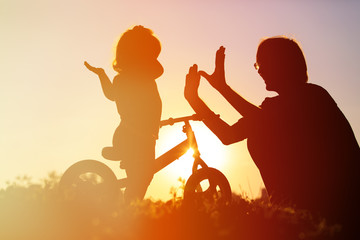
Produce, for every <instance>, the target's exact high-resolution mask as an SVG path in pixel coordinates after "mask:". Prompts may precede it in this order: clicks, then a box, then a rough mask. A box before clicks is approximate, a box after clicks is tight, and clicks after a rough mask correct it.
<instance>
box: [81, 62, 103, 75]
mask: <svg viewBox="0 0 360 240" xmlns="http://www.w3.org/2000/svg"><path fill="white" fill-rule="evenodd" d="M84 65H85V67H86V68H87V69H89V70H90V71H92V72H93V73H95V74H97V75H100V74H104V73H105V71H104V69H102V68H96V67H93V66H91V65H90V64H89V63H88V62H86V61H85V62H84Z"/></svg>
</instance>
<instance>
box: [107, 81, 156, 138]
mask: <svg viewBox="0 0 360 240" xmlns="http://www.w3.org/2000/svg"><path fill="white" fill-rule="evenodd" d="M113 85H114V90H115V102H116V106H117V110H118V112H119V114H120V117H121V125H123V126H124V127H126V128H129V130H132V131H134V133H135V134H139V135H141V136H144V137H150V136H153V137H155V138H157V135H158V131H159V123H160V120H161V110H162V103H161V98H160V95H159V92H158V89H157V85H156V82H155V80H151V79H135V78H132V77H131V76H122V75H120V74H119V75H118V76H116V77H115V79H114V83H113Z"/></svg>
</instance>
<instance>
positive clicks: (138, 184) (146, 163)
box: [85, 26, 164, 203]
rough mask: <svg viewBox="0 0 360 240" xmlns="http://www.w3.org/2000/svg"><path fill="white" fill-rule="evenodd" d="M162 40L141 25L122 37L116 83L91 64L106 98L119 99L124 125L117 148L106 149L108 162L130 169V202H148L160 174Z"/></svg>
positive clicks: (117, 137)
mask: <svg viewBox="0 0 360 240" xmlns="http://www.w3.org/2000/svg"><path fill="white" fill-rule="evenodd" d="M160 51H161V44H160V41H159V40H158V39H157V38H156V37H155V36H154V35H153V32H152V30H150V29H148V28H144V27H143V26H135V27H134V28H132V29H129V30H127V31H126V32H125V33H123V35H122V36H121V38H120V40H119V42H118V44H117V49H116V58H115V60H114V62H113V68H114V70H115V71H116V72H118V74H117V75H116V76H115V78H114V80H113V82H111V81H110V80H109V78H108V76H107V75H106V73H105V71H104V70H103V69H102V68H96V67H93V66H91V65H89V64H88V63H87V62H85V66H86V67H87V68H88V69H89V70H90V71H92V72H94V73H95V74H97V75H98V77H99V78H100V82H101V86H102V90H103V92H104V95H105V96H106V98H108V99H109V100H111V101H115V103H116V106H117V110H118V112H119V114H120V118H121V122H120V125H119V126H118V128H117V129H116V130H115V133H114V136H113V146H112V147H105V148H104V149H103V151H102V155H103V157H104V158H106V159H109V160H117V161H121V164H120V167H121V168H123V169H125V170H126V174H127V187H126V190H125V201H126V202H127V203H129V202H131V201H133V200H136V199H143V198H144V196H145V193H146V190H147V187H148V186H149V184H150V182H151V180H152V178H153V174H154V170H153V168H154V160H155V143H156V139H157V138H158V132H159V124H160V119H161V108H162V103H161V99H160V96H159V92H158V89H157V85H156V82H155V79H157V78H158V77H160V76H161V75H162V73H163V71H164V70H163V67H162V66H161V64H160V63H159V62H158V60H157V57H158V56H159V54H160Z"/></svg>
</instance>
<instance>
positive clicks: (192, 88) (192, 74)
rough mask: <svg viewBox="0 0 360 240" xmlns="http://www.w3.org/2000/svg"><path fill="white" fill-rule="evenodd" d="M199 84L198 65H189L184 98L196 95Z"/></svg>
mask: <svg viewBox="0 0 360 240" xmlns="http://www.w3.org/2000/svg"><path fill="white" fill-rule="evenodd" d="M199 84H200V74H199V72H198V66H197V65H196V64H194V65H193V66H191V67H190V69H189V73H188V74H187V75H186V82H185V90H184V95H185V98H186V99H188V100H189V99H192V98H193V97H195V96H196V95H197V92H198V88H199Z"/></svg>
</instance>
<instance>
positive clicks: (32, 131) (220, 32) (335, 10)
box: [0, 0, 360, 199]
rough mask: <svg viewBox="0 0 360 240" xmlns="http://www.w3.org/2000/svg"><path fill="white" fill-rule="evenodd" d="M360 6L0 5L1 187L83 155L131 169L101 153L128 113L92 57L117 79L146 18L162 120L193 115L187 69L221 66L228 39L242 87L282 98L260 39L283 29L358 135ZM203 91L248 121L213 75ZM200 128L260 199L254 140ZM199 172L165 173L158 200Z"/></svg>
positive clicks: (153, 189) (172, 135)
mask: <svg viewBox="0 0 360 240" xmlns="http://www.w3.org/2000/svg"><path fill="white" fill-rule="evenodd" d="M359 10H360V3H358V2H356V1H348V2H346V3H340V2H338V1H325V0H324V1H316V3H314V1H307V0H305V1H285V0H284V1H280V0H278V1H260V0H255V1H231V0H229V1H215V0H212V1H176V2H175V1H160V0H156V1H145V0H143V1H131V2H130V1H85V0H84V1H70V0H65V1H61V2H59V1H46V0H43V1H40V0H34V1H26V0H23V1H20V0H14V1H0V27H1V32H2V37H1V39H0V43H1V44H0V52H1V57H0V69H1V71H0V74H1V88H0V91H1V94H0V111H1V115H2V117H1V119H0V133H1V136H0V141H1V142H0V159H1V160H0V161H1V162H0V169H1V174H0V186H4V183H5V181H7V180H13V179H15V177H16V176H18V175H24V174H26V175H29V176H32V177H33V178H34V181H37V180H38V179H39V178H43V177H45V176H46V174H47V173H48V172H50V171H52V170H55V171H57V172H59V173H61V172H63V171H65V169H66V168H67V167H68V166H69V165H71V164H72V163H74V162H76V161H78V160H82V159H97V160H100V161H102V162H105V163H106V164H107V165H108V166H111V167H112V168H113V169H114V171H115V172H116V173H117V174H118V175H119V176H124V175H125V174H124V173H123V172H121V171H120V170H118V167H117V164H116V163H113V162H108V161H107V160H104V159H103V158H102V157H101V149H102V147H104V146H108V145H110V144H111V139H112V134H113V131H114V129H115V128H116V126H117V125H118V122H119V117H118V114H117V112H116V107H115V105H114V103H112V102H109V101H108V100H106V98H105V97H104V96H103V94H102V91H101V88H100V84H99V81H98V79H97V78H96V77H95V76H93V75H92V74H91V73H90V72H88V71H87V70H86V69H85V67H84V66H83V61H84V60H87V61H89V63H92V64H94V65H95V66H99V67H100V66H101V67H104V69H105V70H106V72H107V73H108V75H109V76H114V74H115V73H114V71H113V70H112V69H111V62H112V59H113V47H114V45H115V44H116V41H117V40H118V37H119V36H120V34H121V33H122V32H123V31H125V30H126V29H127V28H129V27H131V26H134V25H136V24H142V25H144V26H146V27H149V28H151V29H153V30H154V32H155V34H156V35H157V36H158V37H159V39H160V41H161V43H162V52H161V54H160V57H159V60H160V62H161V63H162V65H163V66H164V68H165V72H164V74H163V76H162V77H160V78H159V79H158V80H157V83H158V87H159V92H160V95H161V97H162V101H163V119H166V118H168V117H180V116H184V115H190V114H193V111H192V109H191V108H190V107H189V105H188V104H187V102H186V101H185V99H184V97H183V87H184V79H185V75H186V73H187V70H188V67H189V66H190V65H192V64H193V63H197V64H198V65H199V68H200V69H203V70H206V71H211V70H212V69H213V67H214V56H215V51H216V50H217V48H218V47H219V46H220V45H224V46H225V47H226V76H227V80H228V82H229V84H230V85H231V86H232V87H233V88H234V89H235V90H236V91H238V92H239V93H241V94H243V96H244V97H246V98H247V99H249V100H250V101H252V102H253V103H256V104H260V103H261V102H262V100H263V99H264V98H265V97H266V96H272V95H274V93H269V92H266V91H265V88H264V84H263V81H262V79H261V78H260V77H259V76H258V75H257V73H256V71H255V70H254V68H253V63H254V61H255V54H256V47H257V45H258V43H259V41H260V40H261V38H263V37H266V36H274V35H282V34H284V35H287V36H290V37H295V38H296V39H297V40H298V41H299V42H300V44H301V45H302V47H303V50H304V52H305V55H306V58H307V63H308V69H309V78H310V82H313V83H317V84H319V85H321V86H323V87H325V88H326V89H327V90H328V91H329V92H330V94H331V95H332V96H333V97H334V99H335V100H336V102H337V103H338V105H339V106H340V108H341V109H342V110H343V112H344V113H345V115H346V116H347V118H348V120H349V122H350V123H351V125H352V127H353V129H354V132H355V135H356V136H357V138H358V139H359V137H360V111H359V105H360V97H359V94H358V89H360V88H359V85H360V84H359V81H358V76H357V74H358V73H357V68H358V67H357V65H358V59H359V56H360V54H359V53H360V48H359V47H358V43H359V42H360V41H359V40H360V30H359V28H358V26H357V23H359V22H360V19H359V18H360V16H359V14H358V12H359ZM200 94H201V96H202V98H204V100H205V101H206V102H207V103H208V104H209V106H210V107H212V108H213V109H214V110H215V111H216V112H217V113H219V114H221V117H222V118H223V119H225V120H226V121H228V122H229V123H234V122H235V121H237V119H238V118H240V116H239V115H238V114H237V113H236V112H235V111H234V110H232V109H231V107H230V106H228V105H227V104H226V102H225V101H224V100H223V99H222V98H221V96H220V95H218V94H217V93H216V92H215V91H214V90H213V89H211V88H210V87H209V86H208V85H207V84H206V82H202V84H201V89H200ZM194 129H195V133H198V135H197V136H198V141H199V147H200V151H201V153H202V156H203V158H204V159H205V161H206V162H207V163H208V164H209V165H210V166H213V167H216V168H218V169H219V170H220V171H222V172H223V173H224V174H225V175H226V177H227V178H228V179H229V181H230V184H231V186H232V189H233V191H235V192H238V193H239V192H242V191H244V192H246V193H247V194H248V195H249V196H250V197H251V196H256V195H257V194H258V193H259V189H260V187H261V186H262V181H261V178H260V175H259V173H258V171H257V169H256V167H255V166H254V164H253V163H252V161H251V158H250V157H249V154H248V152H247V149H246V142H242V143H237V144H234V145H231V146H223V145H222V144H221V142H220V141H219V140H217V139H216V137H214V136H213V135H212V133H211V132H210V131H209V130H208V129H207V128H205V127H204V125H203V124H201V123H196V124H194ZM182 135H183V133H182V132H181V125H176V126H173V127H166V128H164V129H162V130H161V131H160V139H159V141H158V143H157V154H158V155H159V154H161V153H163V152H164V151H165V150H166V149H169V148H170V147H171V146H172V145H175V144H176V142H179V141H181V139H182V137H183V136H182ZM209 146H211V147H209ZM183 160H184V161H185V160H186V159H182V160H181V161H183ZM188 160H189V159H188ZM190 167H191V163H188V166H186V164H185V166H184V165H183V164H180V163H174V164H172V165H171V166H169V167H168V168H166V169H164V170H163V171H161V172H160V173H158V174H157V175H156V176H155V178H154V181H153V182H152V185H151V186H150V188H149V191H148V194H147V196H148V197H153V198H155V199H157V198H161V199H167V198H170V195H169V191H170V187H171V186H177V185H178V182H177V178H178V177H179V176H181V175H182V176H183V177H185V178H186V177H188V175H189V174H190V173H189V171H190Z"/></svg>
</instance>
